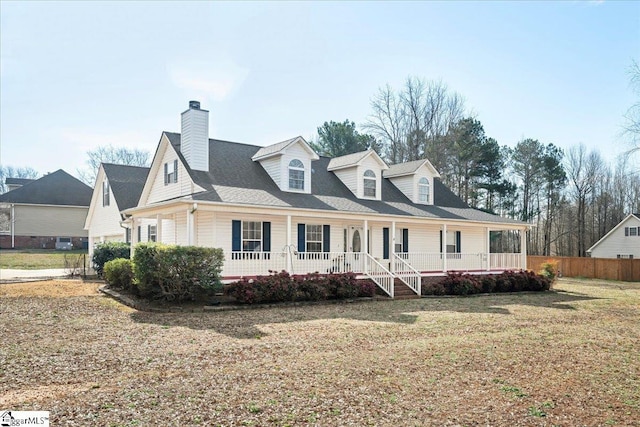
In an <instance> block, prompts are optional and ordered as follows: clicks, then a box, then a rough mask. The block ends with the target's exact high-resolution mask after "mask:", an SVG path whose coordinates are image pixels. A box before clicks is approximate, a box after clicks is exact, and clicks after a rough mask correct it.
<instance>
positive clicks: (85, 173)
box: [78, 145, 150, 186]
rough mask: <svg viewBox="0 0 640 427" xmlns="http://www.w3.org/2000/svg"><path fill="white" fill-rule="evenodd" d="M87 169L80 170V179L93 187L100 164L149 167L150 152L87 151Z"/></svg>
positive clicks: (123, 150)
mask: <svg viewBox="0 0 640 427" xmlns="http://www.w3.org/2000/svg"><path fill="white" fill-rule="evenodd" d="M87 156H88V158H87V160H86V164H87V167H86V168H84V169H78V177H79V178H80V180H81V181H83V182H84V183H86V184H87V185H90V186H93V185H94V183H95V181H96V175H97V174H98V168H99V167H100V163H114V164H118V165H127V166H148V165H149V157H150V155H149V152H148V151H144V150H138V149H131V148H126V147H113V146H111V145H109V146H101V147H98V148H96V149H95V150H92V151H87Z"/></svg>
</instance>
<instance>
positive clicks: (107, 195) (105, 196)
mask: <svg viewBox="0 0 640 427" xmlns="http://www.w3.org/2000/svg"><path fill="white" fill-rule="evenodd" d="M110 204H111V190H110V188H109V181H108V180H107V179H106V178H105V179H104V181H102V206H109V205H110Z"/></svg>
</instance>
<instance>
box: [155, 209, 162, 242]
mask: <svg viewBox="0 0 640 427" xmlns="http://www.w3.org/2000/svg"><path fill="white" fill-rule="evenodd" d="M156 242H158V243H162V215H160V214H158V215H156Z"/></svg>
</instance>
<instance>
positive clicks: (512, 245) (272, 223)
mask: <svg viewBox="0 0 640 427" xmlns="http://www.w3.org/2000/svg"><path fill="white" fill-rule="evenodd" d="M156 212H157V211H156ZM362 217H363V215H361V214H360V215H354V214H350V213H346V212H338V213H331V214H327V213H319V212H291V211H283V212H277V211H275V210H274V211H270V212H268V213H265V212H258V211H256V210H255V209H251V208H244V209H237V210H234V211H233V212H230V211H229V210H228V209H225V210H222V209H220V207H218V206H215V205H207V204H200V205H198V204H195V203H192V204H190V205H188V208H187V209H180V210H173V211H164V212H161V213H155V214H154V215H149V214H147V215H141V214H138V215H136V216H135V217H132V218H131V224H132V227H134V229H135V228H136V227H137V224H140V223H141V222H142V221H148V220H149V219H155V222H156V226H155V227H154V231H155V235H154V237H155V239H156V241H158V242H162V243H169V244H181V245H197V246H210V247H218V248H222V249H223V251H224V254H225V261H224V265H223V270H222V276H223V280H224V281H226V282H229V281H233V280H238V279H240V278H251V277H255V276H259V275H267V274H269V273H270V272H273V271H282V270H285V271H287V272H289V273H290V274H307V273H315V272H318V273H321V274H327V273H344V272H353V273H356V274H357V275H358V276H360V277H361V278H368V279H371V280H373V281H374V282H375V283H376V284H377V285H378V286H379V287H380V288H381V289H382V290H384V292H386V293H387V294H388V295H389V296H391V297H393V296H394V283H397V282H398V281H401V282H402V283H404V284H405V285H406V286H408V287H409V288H411V290H412V291H413V292H414V293H415V294H417V295H420V291H421V290H420V287H421V279H422V277H425V276H441V275H444V274H446V273H447V272H452V271H458V272H468V273H475V274H483V273H493V272H495V273H497V272H502V271H504V270H513V269H525V268H526V248H525V244H524V242H525V239H524V234H525V233H526V230H527V226H523V225H522V223H520V224H513V225H511V224H487V223H486V222H485V223H480V222H473V221H463V220H449V221H445V220H443V219H435V218H434V219H431V218H415V217H406V218H405V217H398V218H395V217H394V218H381V217H380V216H376V215H371V218H366V219H363V218H362ZM501 233H505V234H509V235H510V236H511V239H510V240H509V244H506V245H496V244H495V240H496V236H498V235H500V234H501ZM134 235H135V234H134ZM133 243H134V244H135V243H136V241H135V238H134V241H133ZM496 249H503V250H501V251H499V252H498V251H496ZM504 249H508V250H509V251H505V250H504Z"/></svg>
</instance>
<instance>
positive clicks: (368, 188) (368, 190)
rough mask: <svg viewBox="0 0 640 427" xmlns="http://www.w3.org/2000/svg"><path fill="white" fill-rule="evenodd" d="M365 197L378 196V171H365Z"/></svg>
mask: <svg viewBox="0 0 640 427" xmlns="http://www.w3.org/2000/svg"><path fill="white" fill-rule="evenodd" d="M363 188H364V193H363V194H364V197H376V173H375V172H374V171H372V170H371V169H367V170H366V171H364V187H363Z"/></svg>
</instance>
